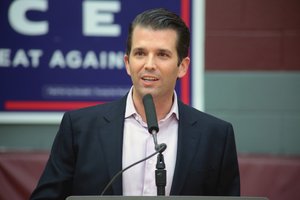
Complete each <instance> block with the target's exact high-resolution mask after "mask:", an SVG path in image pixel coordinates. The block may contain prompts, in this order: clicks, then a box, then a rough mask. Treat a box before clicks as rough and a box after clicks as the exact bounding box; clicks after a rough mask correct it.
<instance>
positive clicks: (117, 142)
mask: <svg viewBox="0 0 300 200" xmlns="http://www.w3.org/2000/svg"><path fill="white" fill-rule="evenodd" d="M126 97H127V96H125V97H124V98H122V99H121V100H120V101H117V102H114V103H113V104H111V107H110V108H109V110H108V112H106V113H104V114H102V115H101V116H99V121H100V126H101V127H99V131H100V134H99V136H100V143H101V145H102V146H103V151H104V152H105V157H106V160H107V168H108V170H109V176H110V179H112V178H113V176H114V175H115V174H116V173H117V172H119V171H120V170H122V146H123V125H124V115H125V107H126ZM112 188H113V193H114V195H122V175H120V177H118V178H117V179H116V180H115V181H114V182H113V184H112Z"/></svg>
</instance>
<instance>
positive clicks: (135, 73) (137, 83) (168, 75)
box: [124, 26, 190, 99]
mask: <svg viewBox="0 0 300 200" xmlns="http://www.w3.org/2000/svg"><path fill="white" fill-rule="evenodd" d="M176 42H177V34H176V31H174V30H172V29H165V30H153V29H151V28H148V27H141V26H136V27H135V28H134V30H133V34H132V44H131V46H132V47H131V52H130V54H129V55H125V56H124V61H125V65H126V70H127V74H128V75H129V76H131V79H132V83H133V86H134V89H133V95H134V97H137V98H142V97H143V96H144V95H145V94H148V93H150V94H152V96H153V97H154V98H162V99H165V98H170V97H172V95H173V91H174V88H175V84H176V80H177V78H181V77H183V76H184V75H185V74H186V72H187V69H188V65H189V62H190V61H189V58H188V57H186V58H184V59H183V61H182V62H181V63H180V65H179V66H178V55H177V51H176Z"/></svg>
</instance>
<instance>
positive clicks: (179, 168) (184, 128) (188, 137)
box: [170, 101, 200, 195]
mask: <svg viewBox="0 0 300 200" xmlns="http://www.w3.org/2000/svg"><path fill="white" fill-rule="evenodd" d="M178 105H179V126H178V146H177V159H176V165H175V171H174V177H173V183H172V188H171V192H170V193H171V195H179V194H180V191H181V190H182V186H183V185H184V182H185V179H186V176H187V173H188V171H189V165H190V163H191V161H192V159H193V157H194V153H195V151H191V149H192V150H193V149H196V148H197V144H198V143H199V138H200V134H199V130H198V129H196V128H194V126H195V124H196V123H197V120H196V119H195V118H193V117H192V116H190V115H189V114H188V112H186V106H185V105H184V104H183V103H182V102H180V101H179V103H178Z"/></svg>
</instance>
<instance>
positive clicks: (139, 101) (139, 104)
mask: <svg viewBox="0 0 300 200" xmlns="http://www.w3.org/2000/svg"><path fill="white" fill-rule="evenodd" d="M133 93H134V92H133ZM132 99H133V104H134V106H135V109H136V111H137V112H138V113H139V115H141V117H142V119H143V121H144V122H146V114H145V110H144V104H143V97H139V96H137V95H135V94H133V96H132ZM153 101H154V105H155V110H156V115H157V120H161V119H163V118H165V117H166V115H167V114H168V113H169V112H170V110H171V108H172V105H173V101H174V95H173V96H170V97H169V98H157V97H153Z"/></svg>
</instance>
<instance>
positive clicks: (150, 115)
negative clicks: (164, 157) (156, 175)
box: [143, 94, 167, 153]
mask: <svg viewBox="0 0 300 200" xmlns="http://www.w3.org/2000/svg"><path fill="white" fill-rule="evenodd" d="M143 104H144V109H145V113H146V120H147V125H148V132H149V133H150V134H151V135H152V137H153V141H154V145H155V150H156V151H158V150H159V149H163V150H161V151H160V153H162V152H163V151H164V150H165V149H166V148H167V145H166V144H164V143H163V144H158V143H157V133H158V131H159V128H158V124H157V117H156V110H155V105H154V102H153V98H152V95H151V94H146V95H145V96H144V97H143ZM162 147H163V148H162Z"/></svg>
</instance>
